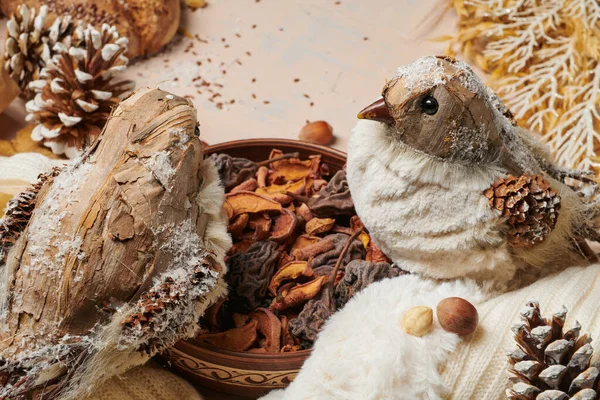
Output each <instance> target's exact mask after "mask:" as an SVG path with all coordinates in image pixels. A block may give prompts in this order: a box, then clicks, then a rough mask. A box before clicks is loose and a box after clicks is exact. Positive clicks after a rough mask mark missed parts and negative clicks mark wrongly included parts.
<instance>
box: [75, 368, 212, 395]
mask: <svg viewBox="0 0 600 400" xmlns="http://www.w3.org/2000/svg"><path fill="white" fill-rule="evenodd" d="M149 399H152V400H202V397H201V396H200V395H199V394H198V392H196V390H195V389H194V388H193V387H192V386H191V385H190V384H189V383H187V382H186V381H185V380H184V379H182V378H180V377H178V376H177V375H174V374H172V373H170V372H169V371H167V370H165V369H163V368H160V367H151V366H141V367H136V368H133V369H131V370H129V371H128V372H126V373H124V374H123V375H120V376H116V377H113V378H111V379H110V380H108V381H106V382H105V383H103V384H102V385H101V386H100V387H98V389H96V390H95V391H94V393H93V394H92V395H91V396H90V397H86V398H85V400H149Z"/></svg>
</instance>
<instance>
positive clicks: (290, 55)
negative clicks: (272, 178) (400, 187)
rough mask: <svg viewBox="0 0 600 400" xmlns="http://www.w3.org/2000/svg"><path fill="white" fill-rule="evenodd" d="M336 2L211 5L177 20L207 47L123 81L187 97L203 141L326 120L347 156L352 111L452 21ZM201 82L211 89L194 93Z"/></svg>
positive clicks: (432, 49) (380, 2) (391, 6)
mask: <svg viewBox="0 0 600 400" xmlns="http://www.w3.org/2000/svg"><path fill="white" fill-rule="evenodd" d="M337 2H338V1H336V0H326V1H323V0H307V1H293V0H286V1H278V0H260V1H259V2H256V1H248V0H229V1H226V2H225V1H220V0H213V1H212V2H211V1H209V5H208V7H206V8H204V9H199V10H196V11H194V12H192V11H190V10H186V11H185V12H184V16H183V26H184V27H185V29H186V30H187V31H188V32H189V34H191V36H193V35H196V34H197V35H198V36H199V37H200V38H201V39H202V40H203V41H206V42H201V41H199V40H197V39H190V38H188V37H182V36H180V37H179V39H178V40H176V42H175V43H173V44H171V45H170V46H169V48H168V49H166V50H165V51H163V52H161V53H160V54H159V55H157V56H155V57H153V58H151V59H148V60H138V61H136V62H134V64H133V65H132V66H131V67H130V69H129V71H128V72H127V74H126V77H127V78H132V79H135V80H136V81H137V83H138V87H144V86H150V87H154V86H156V85H157V84H159V83H160V87H161V88H162V89H166V90H169V91H172V92H173V93H174V94H177V95H180V96H184V95H191V96H193V98H192V100H193V102H194V105H195V106H196V107H197V108H198V111H199V112H198V117H199V118H198V119H199V120H200V123H201V131H202V137H203V139H204V140H205V141H207V142H208V143H218V142H223V141H227V140H234V139H244V138H251V137H285V138H297V135H298V131H299V130H300V128H301V127H302V126H303V125H304V123H305V122H306V120H311V121H313V120H318V119H325V120H327V121H329V122H330V123H331V125H332V126H333V128H334V134H335V135H336V136H337V138H338V140H337V141H336V143H335V144H334V146H335V147H338V148H340V149H344V150H345V149H346V145H347V139H348V137H349V134H350V129H351V128H352V126H353V125H354V123H355V121H356V114H357V112H358V111H360V110H361V109H362V108H363V107H364V106H366V105H367V104H369V103H370V102H371V101H372V100H374V99H375V98H376V97H377V96H378V95H379V94H380V93H381V89H382V87H383V85H384V83H385V79H386V78H390V77H392V76H393V75H394V73H395V71H396V68H397V67H398V66H399V65H402V64H406V63H409V62H412V61H414V60H415V59H417V58H418V57H421V56H424V55H428V54H440V53H442V52H443V50H444V47H445V43H439V42H432V41H429V39H430V38H433V37H437V36H440V35H446V34H449V33H451V32H453V31H454V22H455V17H454V15H453V14H452V13H451V12H448V13H446V15H445V16H444V17H443V19H442V20H441V21H440V22H438V21H437V20H438V19H439V18H438V17H439V16H440V15H441V13H442V12H443V11H444V10H445V2H443V1H439V0H400V1H394V0H374V1H359V0H340V1H339V3H340V4H336V3H337ZM253 25H256V28H254V29H253V28H252V27H253ZM0 34H2V36H3V32H0ZM236 34H238V35H239V36H240V37H238V36H236ZM365 38H366V40H365ZM223 39H225V41H223ZM191 44H193V47H192V48H189V46H190V45H191ZM226 46H227V47H226ZM188 48H189V50H188V52H187V53H186V52H185V51H186V49H188ZM246 52H250V55H248V54H247V53H246ZM194 53H195V54H194ZM208 58H210V60H211V62H209V61H208ZM167 60H168V61H167ZM236 60H238V61H239V62H241V64H242V65H239V64H238V63H237V62H236ZM197 62H200V63H201V65H197ZM221 63H224V65H222V66H221V65H220V64H221ZM223 70H225V71H226V72H225V74H223ZM198 77H200V79H197V80H195V81H194V79H196V78H198ZM176 78H178V80H177V81H176V80H175V79H176ZM252 79H256V82H254V83H253V82H252ZM294 79H300V81H299V82H294ZM203 80H205V81H206V82H209V83H210V84H211V85H210V86H209V87H206V86H204V87H195V86H194V85H201V82H202V81H203ZM161 82H162V83H161ZM215 83H216V84H218V85H223V87H222V88H220V87H218V86H216V85H214V84H215ZM207 89H211V90H213V91H214V93H219V94H220V95H221V96H220V97H216V98H215V102H218V101H227V102H229V101H231V100H235V103H234V104H228V105H225V106H223V109H218V108H217V107H216V106H215V103H213V102H210V101H209V100H208V99H209V98H210V97H211V96H212V95H213V94H211V93H210V92H209V91H208V90H207ZM197 90H200V91H201V92H202V94H198V93H197ZM252 94H254V95H256V99H253V97H252ZM305 94H306V95H308V96H309V98H306V97H305V96H304V95H305ZM264 101H269V102H270V104H264V103H263V102H264ZM311 102H313V103H314V105H313V106H311V105H310V104H311ZM23 113H24V109H23V104H22V103H21V102H20V101H19V100H17V101H16V102H14V103H13V105H12V106H11V108H10V109H9V110H8V112H7V113H6V115H3V116H0V126H2V127H3V128H4V129H2V130H1V131H0V138H5V137H11V136H12V135H13V134H14V132H15V131H16V128H17V127H18V126H19V124H20V123H21V121H22V118H23Z"/></svg>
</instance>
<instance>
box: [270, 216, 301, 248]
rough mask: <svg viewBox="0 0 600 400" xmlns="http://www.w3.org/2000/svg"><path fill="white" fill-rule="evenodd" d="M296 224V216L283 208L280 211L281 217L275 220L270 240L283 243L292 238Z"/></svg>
mask: <svg viewBox="0 0 600 400" xmlns="http://www.w3.org/2000/svg"><path fill="white" fill-rule="evenodd" d="M297 224H298V220H297V219H296V214H294V213H293V212H292V211H290V210H287V209H285V208H284V209H282V210H281V215H280V216H279V217H277V218H276V219H275V226H273V230H272V231H271V240H274V241H276V242H284V241H285V240H287V239H288V238H289V237H290V236H292V233H294V230H295V229H296V225H297Z"/></svg>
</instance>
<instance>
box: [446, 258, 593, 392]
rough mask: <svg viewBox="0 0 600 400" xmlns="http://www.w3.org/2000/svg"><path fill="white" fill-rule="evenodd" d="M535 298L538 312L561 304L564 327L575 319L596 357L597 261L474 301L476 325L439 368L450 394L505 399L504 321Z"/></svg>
mask: <svg viewBox="0 0 600 400" xmlns="http://www.w3.org/2000/svg"><path fill="white" fill-rule="evenodd" d="M532 299H535V300H537V301H539V303H540V309H541V311H542V315H543V316H547V317H549V316H551V315H552V314H553V313H554V312H556V311H558V310H559V308H560V306H561V305H565V306H566V307H567V309H568V310H569V312H568V314H567V321H566V324H565V326H566V327H570V326H571V325H572V324H573V323H574V321H575V320H577V321H579V322H580V323H581V325H582V333H583V332H588V333H589V334H590V336H591V338H592V339H593V341H592V346H593V347H594V349H595V352H594V354H596V356H597V355H598V354H600V343H599V339H600V313H599V312H598V308H599V306H600V265H593V266H590V267H587V268H569V269H567V270H565V271H563V272H562V273H560V274H556V275H552V276H549V277H547V278H545V279H542V280H539V281H537V282H535V283H534V284H532V285H530V286H527V287H525V288H523V289H520V290H516V291H514V292H510V293H505V294H503V295H501V296H498V297H495V298H492V299H489V300H486V301H484V302H482V303H481V304H479V305H477V310H478V311H479V318H480V325H479V327H478V329H477V331H476V332H475V333H474V334H473V335H472V336H470V337H467V338H465V339H463V340H461V341H459V343H458V346H457V348H456V350H455V351H454V352H453V353H452V354H451V355H450V356H449V357H448V361H447V363H446V364H445V366H443V367H442V379H443V382H444V384H445V386H446V387H447V389H448V390H449V392H450V393H451V395H449V397H448V398H452V399H457V400H458V399H460V400H464V399H478V400H492V399H505V398H506V396H505V395H504V391H505V389H506V384H507V374H506V370H507V357H506V355H505V350H507V349H514V348H515V342H514V340H513V334H512V332H511V331H510V329H509V328H510V326H511V325H512V324H514V323H516V322H517V321H519V311H520V310H522V309H523V308H524V305H525V303H526V302H527V301H528V300H532Z"/></svg>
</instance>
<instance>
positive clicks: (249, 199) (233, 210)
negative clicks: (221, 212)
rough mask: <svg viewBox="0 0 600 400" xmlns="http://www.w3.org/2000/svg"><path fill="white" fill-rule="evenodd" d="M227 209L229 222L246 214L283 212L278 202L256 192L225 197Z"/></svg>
mask: <svg viewBox="0 0 600 400" xmlns="http://www.w3.org/2000/svg"><path fill="white" fill-rule="evenodd" d="M225 204H226V206H225V209H226V211H227V215H228V216H229V220H232V219H233V218H234V217H237V216H238V215H240V214H245V213H253V214H255V213H263V212H281V210H282V209H283V207H282V206H281V204H279V203H278V202H276V201H273V200H271V199H268V198H266V197H264V196H261V195H259V194H256V193H254V192H245V191H241V192H237V193H229V194H227V195H226V196H225Z"/></svg>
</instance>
